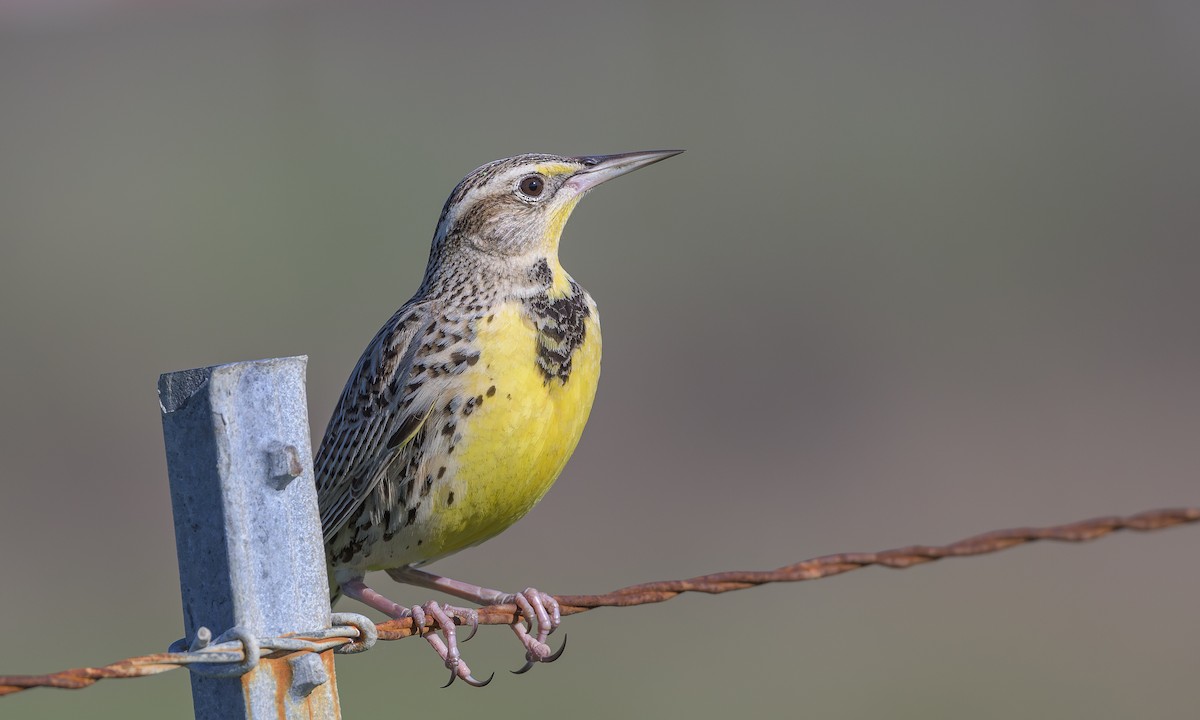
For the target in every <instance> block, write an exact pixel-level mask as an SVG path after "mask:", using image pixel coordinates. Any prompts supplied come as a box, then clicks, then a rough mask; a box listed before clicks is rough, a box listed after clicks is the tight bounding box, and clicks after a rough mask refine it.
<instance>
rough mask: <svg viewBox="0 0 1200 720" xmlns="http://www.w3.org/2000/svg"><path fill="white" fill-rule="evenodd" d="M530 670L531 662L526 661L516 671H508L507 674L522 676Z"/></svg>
mask: <svg viewBox="0 0 1200 720" xmlns="http://www.w3.org/2000/svg"><path fill="white" fill-rule="evenodd" d="M532 668H533V661H532V660H526V661H525V664H524V665H522V666H521V667H519V668H517V669H516V670H509V672H510V673H512V674H513V675H523V674H525V673H527V672H529V671H530V669H532Z"/></svg>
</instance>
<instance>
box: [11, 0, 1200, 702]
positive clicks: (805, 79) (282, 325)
mask: <svg viewBox="0 0 1200 720" xmlns="http://www.w3.org/2000/svg"><path fill="white" fill-rule="evenodd" d="M1198 127H1200V7H1198V6H1197V5H1196V4H1194V3H1188V2H1141V3H1097V2H1090V1H1086V0H1083V1H1080V2H1051V3H1048V2H998V3H954V2H910V3H894V2H884V1H882V0H881V1H879V2H854V3H777V4H737V5H736V6H735V5H734V4H724V3H716V2H697V3H683V2H680V3H657V4H650V3H642V2H609V3H589V4H587V5H580V6H570V5H567V4H563V3H549V2H547V3H517V4H493V3H483V2H479V3H473V4H471V3H467V4H452V3H434V2H429V3H384V2H338V3H315V2H314V3H301V2H282V1H280V2H252V3H235V2H219V3H200V2H172V3H152V2H133V1H129V2H118V1H114V0H108V1H101V0H92V1H87V0H72V1H69V2H67V1H57V0H36V1H35V0H24V1H22V2H14V1H13V0H7V1H6V2H3V3H0V457H2V458H3V460H2V462H3V471H2V473H0V483H2V484H0V488H2V494H0V559H2V561H3V564H2V568H3V578H4V579H3V580H2V581H0V629H2V631H3V632H2V636H3V643H2V647H0V673H20V672H43V671H51V670H57V669H61V668H64V667H72V666H78V665H85V664H99V663H103V662H107V661H111V660H115V659H118V658H121V657H126V656H129V655H134V654H141V653H145V652H151V651H157V650H161V649H164V648H165V647H166V646H167V644H168V643H169V642H171V641H172V640H173V639H175V638H176V637H178V636H179V635H180V634H181V632H182V630H181V628H182V622H181V617H180V608H179V589H178V582H177V576H176V558H175V551H174V543H173V539H174V538H173V532H172V527H171V512H170V502H169V496H168V492H167V482H166V474H165V468H164V459H163V453H162V447H161V431H160V424H159V414H158V408H157V402H156V397H155V383H156V378H157V376H158V374H159V373H160V372H164V371H169V370H175V369H182V368H188V367H196V366H202V365H207V364H213V363H220V362H228V361H235V360H244V359H253V358H259V357H271V356H281V355H291V354H308V355H309V357H310V363H309V387H310V406H311V414H312V418H313V426H314V427H313V432H314V435H316V436H317V437H318V438H319V437H320V433H321V431H322V429H323V427H324V423H325V419H326V418H327V417H328V414H329V412H330V409H331V408H332V405H333V402H334V400H335V398H336V396H337V393H338V392H339V391H340V388H341V385H342V383H343V381H344V379H345V376H346V374H347V373H348V371H349V370H350V368H351V367H352V365H353V363H354V361H355V360H356V358H357V356H358V354H359V352H360V350H361V348H362V347H363V345H364V344H365V343H366V341H367V340H368V339H369V338H370V336H371V335H372V334H373V333H374V331H375V329H376V328H377V327H378V326H379V325H380V324H381V323H382V322H383V320H384V319H386V318H387V317H388V316H389V314H390V313H391V312H392V311H393V310H394V309H395V308H396V307H397V306H399V305H400V304H401V303H402V302H403V301H404V300H405V299H406V298H407V297H408V295H409V293H410V292H411V291H412V290H413V289H414V288H415V287H416V285H417V283H418V282H419V280H420V274H421V272H422V270H423V268H424V264H425V258H426V252H427V243H428V240H429V237H430V235H431V234H432V231H433V225H434V222H435V220H436V218H437V214H438V210H439V209H440V207H441V203H442V201H443V199H444V198H445V196H446V194H447V193H448V192H449V190H450V189H451V188H452V187H453V185H454V184H455V183H456V182H457V181H458V179H459V178H460V177H461V176H462V175H464V174H465V173H467V172H468V171H470V170H471V169H472V168H474V167H475V166H477V165H479V164H481V163H483V162H485V161H488V160H491V159H493V158H496V157H501V156H505V155H509V154H514V153H517V152H524V151H547V152H560V153H567V154H576V153H598V152H617V151H625V150H634V149H646V148H659V147H684V148H687V149H688V152H687V153H686V154H684V155H682V156H680V157H678V158H674V159H672V160H670V161H669V162H667V163H663V164H661V165H657V166H655V167H653V168H650V169H648V170H645V171H641V172H638V173H636V174H635V175H632V176H630V177H628V178H623V179H622V180H620V181H619V182H615V183H613V184H611V185H608V186H605V187H604V188H603V189H601V190H599V191H598V192H596V193H594V194H593V195H591V196H590V197H589V198H588V199H587V200H586V201H585V202H584V203H583V204H582V205H581V206H580V208H579V209H578V210H577V212H576V214H575V217H574V219H573V220H572V221H571V224H570V226H569V227H568V230H567V233H566V237H565V239H564V243H563V262H564V264H565V265H566V266H567V268H568V269H569V270H571V272H572V273H573V274H574V275H575V277H576V278H577V279H578V280H579V281H580V282H581V283H582V284H583V285H584V286H585V287H587V288H589V289H590V290H591V292H592V293H593V295H594V296H595V297H596V298H597V300H598V302H599V304H600V308H601V312H602V317H603V320H604V328H605V365H604V377H603V379H602V382H601V389H600V393H599V397H598V400H597V403H596V406H595V410H594V412H593V415H592V420H591V424H590V425H589V428H588V431H587V433H586V434H585V436H584V439H583V442H582V443H581V445H580V447H579V450H578V452H577V453H576V456H575V458H574V460H573V461H572V462H571V463H570V464H569V465H568V468H567V471H566V473H565V474H564V476H563V478H562V479H561V480H560V482H559V485H558V486H557V487H556V488H555V490H554V491H553V492H551V493H550V494H549V495H548V496H547V498H546V500H545V501H544V502H543V503H542V504H541V505H540V506H539V507H538V508H537V509H536V510H535V511H534V512H533V513H532V514H531V515H530V516H529V517H528V518H527V519H525V520H524V521H523V522H521V523H520V524H518V525H517V526H516V527H514V528H513V529H512V530H510V531H509V532H507V533H506V534H504V535H503V536H501V537H499V538H497V539H496V540H494V541H493V542H490V543H488V544H487V545H486V546H483V547H480V548H477V549H475V550H473V551H471V552H468V553H465V554H462V555H460V556H458V557H454V558H452V559H450V560H447V561H444V562H442V563H439V564H438V565H436V566H435V569H437V570H440V571H443V572H445V573H447V574H450V575H453V576H457V577H462V578H465V579H471V580H474V581H476V582H480V583H484V584H487V585H490V586H494V587H505V588H513V589H516V588H521V587H524V586H525V585H527V584H537V585H538V586H539V587H541V588H543V589H546V590H550V591H555V592H564V593H577V592H600V591H605V590H609V589H612V588H615V587H618V586H621V585H624V584H629V583H634V582H641V581H647V580H654V579H666V578H675V577H687V576H691V575H694V574H699V573H702V572H710V571H716V570H724V569H741V568H745V569H758V568H770V567H775V566H778V565H782V564H785V563H788V562H792V561H795V560H798V559H802V558H806V557H811V556H815V555H821V554H825V553H831V552H840V551H856V550H875V549H883V548H887V547H894V546H898V545H904V544H909V543H916V542H922V543H940V542H947V541H951V540H954V539H957V538H959V537H963V536H966V535H970V534H973V533H976V532H982V531H985V530H989V529H994V528H999V527H1006V526H1011V525H1024V524H1051V523H1057V522H1066V521H1070V520H1076V519H1081V518H1085V517H1089V516H1094V515H1103V514H1111V513H1127V512H1135V511H1140V510H1144V509H1148V508H1152V507H1159V506H1170V505H1178V504H1195V503H1197V502H1198V501H1200V483H1198V481H1197V471H1198V469H1200V442H1197V439H1198V432H1200V381H1198V380H1197V367H1200V334H1198V332H1197V304H1198V302H1200V282H1198V270H1200V244H1198V243H1197V237H1198V234H1200V202H1197V196H1198V189H1200V152H1198V150H1197V147H1198V145H1200V141H1198V136H1197V128H1198ZM1198 541H1200V536H1198V535H1197V531H1196V530H1195V529H1183V530H1174V531H1168V532H1164V533H1159V534H1152V535H1145V536H1133V535H1123V536H1120V537H1118V538H1113V539H1107V540H1104V541H1101V542H1098V543H1095V544H1092V545H1087V546H1033V547H1026V548H1022V549H1019V550H1015V551H1011V552H1008V553H1004V554H1002V555H998V556H994V557H986V558H977V559H972V560H963V561H947V562H944V563H940V564H937V565H935V566H926V567H923V568H920V569H915V570H910V571H905V572H902V573H899V572H891V571H886V570H879V569H872V570H865V571H862V572H858V573H853V574H851V575H848V576H844V577H840V578H836V579H829V580H824V581H821V582H817V583H806V584H802V585H793V586H786V587H771V588H762V589H758V590H752V591H747V592H744V593H738V594H732V595H724V596H720V597H705V596H699V597H686V598H681V599H679V600H676V601H674V602H672V603H669V604H667V605H660V606H653V607H644V608H636V609H628V610H620V611H618V610H602V611H598V612H594V613H590V614H588V615H585V616H580V617H575V618H571V619H570V620H569V621H568V623H567V631H568V632H569V634H570V637H571V648H570V649H569V650H568V652H567V653H566V655H565V657H564V659H563V660H562V661H561V662H559V663H558V664H556V665H553V666H548V667H539V668H536V669H535V671H534V672H532V673H530V674H529V675H526V676H522V677H519V678H517V677H513V676H510V675H508V674H507V673H506V672H504V671H505V670H506V669H509V668H515V667H517V666H518V665H519V664H520V662H521V657H520V651H519V648H518V646H517V644H516V641H515V640H514V639H513V638H512V637H511V635H510V634H509V633H508V632H507V631H505V630H503V629H499V628H493V629H484V630H483V631H481V633H480V636H479V637H478V638H477V639H476V640H474V641H473V642H472V643H471V644H469V645H468V646H466V651H467V657H468V659H469V660H470V661H471V663H472V666H473V667H474V668H476V669H477V670H478V671H479V672H481V673H483V674H486V673H488V672H490V671H491V670H499V671H500V673H499V674H498V676H497V680H496V682H495V683H494V684H493V685H492V686H491V687H490V688H488V689H487V690H486V691H474V690H471V689H469V688H466V687H455V688H453V689H451V690H447V691H439V690H438V685H440V684H441V682H443V680H444V677H443V675H444V671H443V669H442V667H441V666H440V664H439V663H438V662H436V659H435V658H434V656H433V655H432V653H431V652H430V651H429V650H428V648H426V647H425V646H424V645H423V644H422V643H419V642H416V641H409V642H403V643H390V644H388V645H386V646H383V647H381V648H380V649H378V650H376V651H374V652H371V653H369V654H366V655H361V656H355V657H348V658H343V659H341V660H339V663H338V668H339V669H338V675H339V681H340V688H341V697H342V702H343V709H344V712H345V714H346V716H347V717H351V718H373V717H432V716H434V715H435V714H436V716H437V717H449V718H453V717H464V716H470V717H482V716H484V715H486V716H487V717H491V718H507V717H522V718H527V717H546V716H549V715H551V714H555V715H559V716H563V715H565V716H570V717H578V718H601V717H616V716H619V717H659V716H662V717H672V716H683V715H685V714H687V715H690V716H692V717H730V716H746V717H775V716H779V715H784V716H794V715H801V714H803V715H804V716H809V717H823V718H862V717H897V718H1008V717H1054V718H1063V719H1066V718H1089V719H1095V718H1129V717H1138V718H1174V717H1181V716H1187V715H1188V714H1190V713H1193V712H1194V710H1195V671H1196V667H1197V663H1198V660H1200V658H1198V657H1197V652H1198V651H1197V638H1198V637H1200V615H1197V613H1196V612H1195V608H1196V603H1197V599H1198V597H1200V573H1197V572H1196V571H1195V568H1196V552H1197V548H1198ZM379 582H380V583H381V586H382V587H384V588H387V589H391V590H392V591H394V593H395V595H396V596H397V597H400V598H407V599H410V600H412V601H416V600H420V599H424V598H423V596H422V597H418V596H417V595H418V594H419V593H417V594H405V592H404V591H403V590H402V589H399V588H395V587H393V586H391V584H390V581H388V580H387V579H386V578H382V577H381V578H379ZM346 607H347V609H355V608H353V605H352V604H350V603H347V605H346ZM190 713H191V707H190V694H189V690H188V677H187V673H186V672H175V673H171V674H168V675H165V676H160V677H157V678H154V679H143V680H131V681H112V682H106V683H102V684H101V685H99V686H96V687H93V688H91V689H88V690H84V691H80V692H75V693H71V692H58V691H47V690H38V691H32V692H29V693H26V694H23V695H21V696H17V697H12V698H7V699H4V700H0V715H3V717H5V718H14V719H15V718H48V717H62V718H68V717H93V718H118V717H119V718H164V717H181V718H184V717H190Z"/></svg>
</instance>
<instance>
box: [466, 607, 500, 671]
mask: <svg viewBox="0 0 1200 720" xmlns="http://www.w3.org/2000/svg"><path fill="white" fill-rule="evenodd" d="M477 632H479V615H478V614H477V613H472V614H471V634H470V635H468V636H466V637H465V638H463V639H462V640H459V642H466V641H468V640H470V639H471V638H473V637H475V633H477ZM495 674H496V673H492V675H495ZM491 681H492V679H491V678H488V680H487V682H485V683H484V684H483V685H487V684H488V683H490V682H491ZM483 685H477V686H476V687H483Z"/></svg>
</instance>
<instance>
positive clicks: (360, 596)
mask: <svg viewBox="0 0 1200 720" xmlns="http://www.w3.org/2000/svg"><path fill="white" fill-rule="evenodd" d="M342 592H344V593H345V594H346V597H350V598H353V599H355V600H358V601H359V602H362V603H363V604H365V605H367V606H368V607H372V608H375V609H376V610H378V611H379V612H381V613H383V614H385V615H387V616H388V617H391V618H395V619H397V620H403V619H406V618H412V621H413V633H414V634H416V635H418V636H420V637H423V638H425V640H426V641H427V642H428V643H429V645H430V646H431V647H432V648H433V650H434V652H436V653H437V654H438V657H440V658H441V659H442V662H443V663H445V665H446V669H447V670H449V671H450V680H449V681H447V682H446V684H445V685H443V686H442V687H450V685H451V684H452V683H453V682H454V681H455V680H456V679H458V678H462V680H463V682H465V683H467V684H468V685H471V686H473V687H483V686H484V685H487V684H488V683H490V682H491V681H492V678H493V677H495V676H496V673H492V674H491V675H490V676H489V677H488V679H487V680H476V679H475V677H474V676H473V675H472V674H471V668H470V667H468V666H467V663H466V662H465V661H464V660H463V659H462V655H461V654H460V653H459V650H458V643H459V641H458V631H457V627H458V625H470V626H471V634H470V635H467V637H465V638H463V640H462V642H466V641H467V640H470V639H471V638H473V637H474V636H475V631H476V630H478V629H479V613H478V612H476V611H475V610H472V609H470V608H461V607H455V606H453V605H447V604H439V603H437V602H433V601H430V602H427V603H425V604H423V605H413V606H412V607H404V606H403V605H400V604H399V603H395V602H393V601H391V600H388V599H387V598H385V597H384V596H383V595H380V594H379V593H378V592H376V591H374V590H372V589H371V588H369V587H367V585H366V584H365V583H363V582H362V581H361V580H352V581H350V582H345V583H342ZM429 617H432V618H433V619H434V621H436V623H437V629H432V628H431V629H429V630H426V629H425V623H426V622H427V620H428V618H429ZM438 630H440V631H441V636H440V637H439V636H438Z"/></svg>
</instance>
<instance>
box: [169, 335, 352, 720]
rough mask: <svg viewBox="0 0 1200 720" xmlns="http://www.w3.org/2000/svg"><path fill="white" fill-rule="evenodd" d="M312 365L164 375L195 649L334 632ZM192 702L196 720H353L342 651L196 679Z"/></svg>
mask: <svg viewBox="0 0 1200 720" xmlns="http://www.w3.org/2000/svg"><path fill="white" fill-rule="evenodd" d="M307 362H308V358H306V357H293V358H277V359H273V360H258V361H254V362H242V363H234V364H230V365H218V366H215V367H210V368H201V369H196V370H184V371H181V372H174V373H167V374H164V375H163V376H161V377H160V378H159V382H158V394H159V402H160V404H161V406H162V421H163V436H164V439H165V441H166V450H167V469H168V472H169V475H170V480H171V505H172V507H173V508H174V515H175V542H176V547H177V550H178V554H179V584H180V588H181V590H182V591H183V618H184V630H185V632H186V638H187V640H188V641H189V642H190V643H192V644H193V646H195V645H196V644H197V643H199V644H203V643H204V642H205V639H204V638H205V636H206V634H207V633H205V632H200V630H201V628H209V629H210V630H212V631H213V633H215V634H222V633H226V632H228V631H230V630H233V629H234V628H237V630H236V631H235V632H236V633H237V634H239V635H240V636H241V637H248V638H256V637H273V636H277V635H282V634H284V633H289V632H304V631H313V630H320V629H324V628H328V627H329V589H328V580H327V578H326V574H325V573H326V571H325V553H324V549H323V546H322V542H321V523H320V519H319V517H318V513H317V498H316V488H315V485H314V483H313V469H312V445H311V441H310V439H309V427H308V409H307V400H306V396H305V377H304V372H305V367H306V365H307ZM198 638H199V639H198ZM227 639H232V638H231V637H230V638H227ZM192 702H193V705H194V707H195V713H196V718H197V719H198V720H228V719H229V718H253V719H259V718H289V719H290V718H301V717H303V718H321V719H329V718H339V717H341V714H340V711H339V709H338V699H337V687H336V681H335V678H334V669H333V655H332V653H331V652H326V653H322V654H321V655H315V654H312V653H301V654H296V655H292V656H291V657H290V658H289V659H287V660H283V659H279V660H271V659H267V658H263V659H262V660H261V661H259V662H258V663H257V665H255V666H254V668H253V669H252V670H250V672H248V673H246V674H244V675H240V676H234V677H209V676H205V675H202V674H198V673H196V672H193V673H192Z"/></svg>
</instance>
